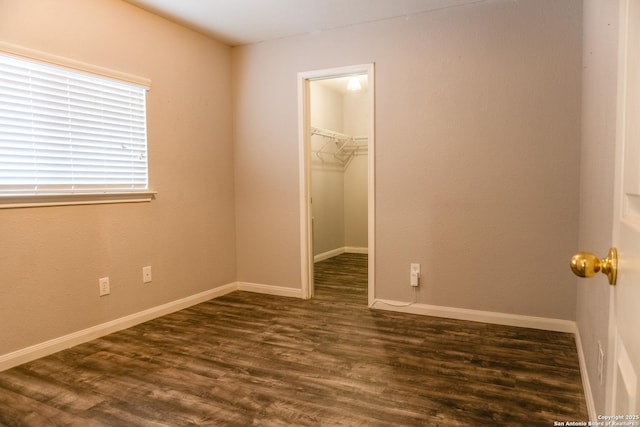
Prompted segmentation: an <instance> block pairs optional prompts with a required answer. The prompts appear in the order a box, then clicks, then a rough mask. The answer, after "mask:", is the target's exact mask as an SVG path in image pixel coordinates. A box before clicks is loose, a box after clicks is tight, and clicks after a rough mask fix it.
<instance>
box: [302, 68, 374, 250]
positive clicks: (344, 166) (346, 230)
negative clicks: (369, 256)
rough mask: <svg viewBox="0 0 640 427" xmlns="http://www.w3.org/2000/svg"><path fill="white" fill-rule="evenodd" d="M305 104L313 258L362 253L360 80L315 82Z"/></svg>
mask: <svg viewBox="0 0 640 427" xmlns="http://www.w3.org/2000/svg"><path fill="white" fill-rule="evenodd" d="M310 95H311V97H310V99H311V111H310V112H311V117H310V118H311V120H310V122H311V150H310V151H311V162H310V164H311V198H312V218H313V220H312V223H313V255H314V261H316V262H318V261H321V260H324V259H327V258H330V257H333V256H336V255H339V254H342V253H345V252H347V253H360V254H366V253H367V252H368V242H367V219H368V200H367V189H368V154H369V153H368V131H369V96H368V89H367V77H366V75H360V76H348V77H341V78H332V79H324V80H315V81H312V82H311V84H310Z"/></svg>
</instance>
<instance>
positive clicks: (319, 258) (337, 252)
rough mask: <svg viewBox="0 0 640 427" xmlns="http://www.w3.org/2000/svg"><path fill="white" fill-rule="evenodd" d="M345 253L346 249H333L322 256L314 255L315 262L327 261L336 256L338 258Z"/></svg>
mask: <svg viewBox="0 0 640 427" xmlns="http://www.w3.org/2000/svg"><path fill="white" fill-rule="evenodd" d="M343 253H344V248H336V249H331V250H330V251H327V252H322V253H321V254H318V255H314V256H313V262H320V261H324V260H325V259H329V258H333V257H334V256H338V255H340V254H343Z"/></svg>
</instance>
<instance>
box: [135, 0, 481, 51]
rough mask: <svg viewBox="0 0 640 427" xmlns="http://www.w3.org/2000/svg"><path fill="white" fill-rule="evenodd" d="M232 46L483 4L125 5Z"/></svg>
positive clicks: (463, 0) (171, 1)
mask: <svg viewBox="0 0 640 427" xmlns="http://www.w3.org/2000/svg"><path fill="white" fill-rule="evenodd" d="M125 1H127V2H128V3H131V4H133V5H136V6H139V7H141V8H143V9H146V10H149V11H151V12H153V13H156V14H158V15H161V16H164V17H166V18H168V19H171V20H172V21H175V22H178V23H180V24H183V25H185V26H188V27H191V28H194V29H196V30H198V31H200V32H203V33H205V34H207V35H210V36H212V37H214V38H216V39H218V40H221V41H222V42H224V43H226V44H229V45H231V46H237V45H242V44H249V43H257V42H261V41H266V40H272V39H277V38H282V37H289V36H294V35H299V34H307V33H316V32H320V31H325V30H330V29H334V28H340V27H348V26H351V25H357V24H363V23H366V22H374V21H381V20H384V19H390V18H396V17H401V16H410V15H414V14H418V13H424V12H428V11H432V10H438V9H444V8H449V7H455V6H459V5H463V4H469V3H479V2H483V1H486V0H125Z"/></svg>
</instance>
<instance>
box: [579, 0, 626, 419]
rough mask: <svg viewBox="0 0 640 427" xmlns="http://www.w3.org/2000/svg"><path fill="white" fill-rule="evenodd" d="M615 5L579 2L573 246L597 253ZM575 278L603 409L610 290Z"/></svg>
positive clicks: (603, 244) (607, 194) (608, 209)
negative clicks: (601, 375)
mask: <svg viewBox="0 0 640 427" xmlns="http://www.w3.org/2000/svg"><path fill="white" fill-rule="evenodd" d="M618 7H619V6H618V0H606V1H603V0H587V1H585V2H584V24H583V25H584V26H583V28H584V30H583V31H584V46H583V63H584V67H583V70H584V71H583V86H582V89H583V92H582V93H583V94H582V150H581V152H582V156H581V175H580V182H581V189H580V196H581V197H580V239H579V244H578V246H577V247H576V251H578V250H585V251H593V252H596V253H599V254H600V253H602V254H605V253H606V251H607V250H608V248H609V246H611V233H612V230H613V187H614V183H613V176H614V174H613V172H612V171H613V166H614V160H615V159H614V158H615V139H616V92H617V80H616V79H617V74H618V68H617V52H618V51H617V47H618V29H619V25H618V20H619V18H618ZM576 281H577V282H578V297H577V322H578V328H579V330H580V336H581V339H582V347H583V351H584V357H585V365H586V368H587V371H588V374H589V383H590V384H591V391H592V393H593V398H594V403H595V409H596V412H597V413H598V414H602V413H604V412H605V387H604V384H600V381H599V380H598V342H600V343H601V344H602V348H603V350H604V351H605V353H607V352H610V351H611V349H607V344H608V327H609V292H610V291H611V290H610V289H609V287H608V286H603V285H602V282H600V283H593V282H585V281H584V279H576ZM603 282H604V283H606V280H605V281H603ZM609 354H610V353H609ZM605 383H606V382H605Z"/></svg>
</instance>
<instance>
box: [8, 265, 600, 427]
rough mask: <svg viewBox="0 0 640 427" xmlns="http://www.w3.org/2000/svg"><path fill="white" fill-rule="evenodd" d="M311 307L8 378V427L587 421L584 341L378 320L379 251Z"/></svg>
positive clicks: (154, 337)
mask: <svg viewBox="0 0 640 427" xmlns="http://www.w3.org/2000/svg"><path fill="white" fill-rule="evenodd" d="M315 267H316V268H315V269H316V272H315V277H316V296H315V297H314V298H313V299H311V300H306V301H305V300H299V299H294V298H283V297H276V296H268V295H261V294H252V293H247V292H234V293H231V294H229V295H226V296H224V297H221V298H217V299H214V300H211V301H208V302H205V303H202V304H199V305H197V306H194V307H191V308H188V309H186V310H182V311H179V312H176V313H173V314H170V315H167V316H164V317H161V318H158V319H155V320H152V321H149V322H146V323H144V324H141V325H138V326H135V327H132V328H130V329H127V330H124V331H120V332H117V333H114V334H111V335H108V336H106V337H103V338H100V339H96V340H94V341H91V342H89V343H85V344H82V345H78V346H76V347H73V348H71V349H68V350H65V351H62V352H59V353H56V354H54V355H51V356H48V357H45V358H42V359H39V360H36V361H33V362H30V363H27V364H24V365H21V366H18V367H16V368H13V369H10V370H7V371H4V372H1V373H0V425H8V426H38V427H42V426H49V425H74V426H75V425H78V426H94V425H96V426H98V425H105V426H120V425H126V426H135V425H140V426H142V425H144V426H151V425H153V426H182V425H206V426H390V425H394V426H489V425H491V426H552V425H554V421H561V422H566V421H587V411H586V405H585V400H584V395H583V389H582V384H581V380H580V369H579V366H578V358H577V353H576V347H575V343H574V338H573V336H572V335H570V334H563V333H555V332H547V331H539V330H534V329H524V328H516V327H508V326H497V325H490V324H484V323H476V322H466V321H458V320H449V319H441V318H434V317H427V316H418V315H411V314H402V313H394V312H388V311H379V310H371V309H369V308H367V305H366V302H367V294H366V292H367V267H366V256H363V255H354V254H344V255H341V256H338V257H334V258H332V259H329V260H326V261H322V262H320V263H317V264H316V266H315Z"/></svg>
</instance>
